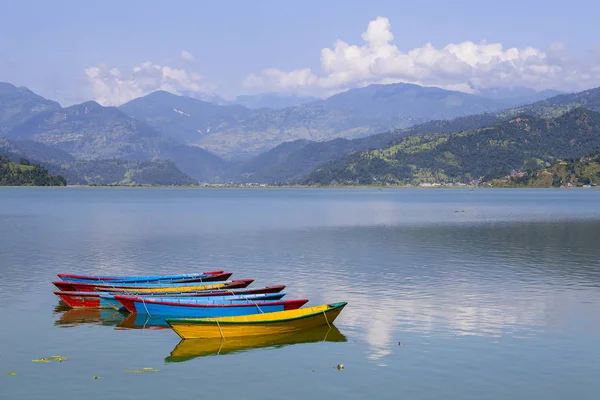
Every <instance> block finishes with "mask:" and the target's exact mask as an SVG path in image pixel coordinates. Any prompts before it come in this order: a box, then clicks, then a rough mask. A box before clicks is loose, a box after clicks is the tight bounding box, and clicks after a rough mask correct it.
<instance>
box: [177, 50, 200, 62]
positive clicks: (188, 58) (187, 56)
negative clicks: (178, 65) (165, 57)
mask: <svg viewBox="0 0 600 400" xmlns="http://www.w3.org/2000/svg"><path fill="white" fill-rule="evenodd" d="M179 56H180V57H181V59H182V60H183V61H185V62H188V63H193V62H194V61H195V60H196V58H195V57H194V55H193V54H192V53H190V52H189V51H187V50H181V53H180V54H179Z"/></svg>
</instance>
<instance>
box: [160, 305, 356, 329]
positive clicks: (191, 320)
mask: <svg viewBox="0 0 600 400" xmlns="http://www.w3.org/2000/svg"><path fill="white" fill-rule="evenodd" d="M347 304H348V302H347V301H341V302H338V303H328V304H327V306H328V307H330V308H329V309H327V310H323V311H316V312H312V313H310V314H305V315H300V316H298V317H291V318H283V319H272V320H263V321H221V320H219V318H230V317H207V318H165V322H166V323H167V324H169V326H171V328H173V325H171V322H175V323H189V324H198V325H213V324H217V323H218V324H220V325H261V324H274V323H279V322H288V321H297V320H301V319H305V318H310V317H314V316H317V315H319V314H323V313H330V312H332V311H334V310H337V309H341V308H344V307H345V306H346V305H347ZM314 307H320V306H314ZM298 310H301V308H298V309H296V310H284V311H298ZM275 312H282V311H275ZM258 315H263V314H258ZM236 317H240V316H236ZM173 329H174V328H173Z"/></svg>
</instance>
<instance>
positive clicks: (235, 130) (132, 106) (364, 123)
mask: <svg viewBox="0 0 600 400" xmlns="http://www.w3.org/2000/svg"><path fill="white" fill-rule="evenodd" d="M552 94H554V93H553V92H545V93H531V92H529V91H512V92H509V93H501V92H500V91H496V92H495V93H480V94H479V95H472V94H467V93H461V92H453V91H447V90H443V89H438V88H428V87H421V86H417V85H410V84H392V85H370V86H367V87H364V88H359V89H352V90H349V91H347V92H344V93H340V94H337V95H334V96H331V97H329V98H327V99H323V100H318V99H317V100H315V99H308V98H307V99H301V98H292V99H290V98H289V96H278V95H274V94H269V95H268V96H263V97H262V99H263V100H265V101H266V102H267V103H269V102H271V103H272V104H274V108H265V107H262V106H260V107H259V108H254V109H252V108H249V107H245V106H243V105H240V104H235V105H220V104H213V103H210V102H206V101H202V100H198V99H194V98H190V97H186V96H177V95H173V94H170V93H167V92H161V91H159V92H154V93H152V94H150V95H147V96H145V97H141V98H138V99H135V100H132V101H130V102H128V103H126V104H124V105H122V106H120V107H103V106H101V105H100V104H98V103H96V102H93V101H90V102H86V103H82V104H78V105H74V106H71V107H65V108H62V107H61V106H60V105H59V104H58V103H56V102H54V101H51V100H47V99H44V98H43V97H41V96H38V95H36V94H35V93H33V92H31V91H29V90H28V89H26V88H17V87H15V86H13V85H11V84H7V83H4V84H0V136H2V137H4V140H3V141H0V152H1V151H4V152H5V153H6V152H9V153H11V154H13V155H14V154H20V155H22V156H27V157H29V158H32V159H33V160H34V161H39V162H42V163H45V164H44V167H46V168H47V169H48V170H49V171H50V172H51V173H61V174H63V176H65V177H66V178H67V180H68V181H69V183H74V182H77V183H137V181H135V180H131V179H128V178H126V175H127V176H129V177H131V176H137V177H141V176H146V178H144V182H149V180H148V178H147V177H148V175H147V174H146V175H144V174H140V171H144V170H148V171H152V174H155V175H156V176H157V177H158V176H159V175H160V176H162V178H160V181H161V182H162V183H163V184H164V183H165V182H167V181H168V179H170V178H173V182H178V184H190V183H191V182H194V181H202V182H258V183H289V182H295V181H298V180H301V179H302V178H304V177H305V176H306V175H307V174H309V173H310V172H312V171H313V170H314V169H315V168H317V167H319V166H322V165H324V164H326V163H329V162H332V161H335V160H340V159H341V158H344V157H346V156H348V155H349V154H359V153H362V152H365V151H369V150H370V149H381V148H384V147H386V146H387V145H388V144H389V143H390V142H392V141H394V140H398V139H400V138H402V137H405V136H410V135H423V134H450V133H453V132H458V131H468V130H476V129H480V128H483V127H486V126H490V125H493V124H496V123H499V122H501V121H505V120H507V119H510V118H512V117H514V116H515V115H518V114H528V115H530V116H531V117H541V118H548V117H556V116H559V115H561V114H563V113H565V112H568V111H570V110H572V109H574V108H577V107H582V106H583V107H586V108H588V109H591V110H598V111H600V89H592V90H589V91H586V92H581V93H574V94H561V95H558V96H555V97H552V98H549V99H544V100H542V101H538V102H535V103H532V104H528V105H521V102H522V101H523V99H524V98H525V97H527V96H529V98H531V96H533V97H535V96H539V97H542V98H543V97H545V96H550V95H552ZM278 98H284V99H285V101H288V100H290V101H292V103H295V102H300V103H301V104H294V105H292V106H289V107H285V106H283V105H285V101H282V102H280V103H277V99H278ZM238 100H239V101H240V102H241V101H242V100H243V99H238ZM259 100H260V97H258V98H254V99H253V98H246V99H245V100H244V101H248V102H253V101H255V103H254V104H255V105H256V104H258V103H260V101H259ZM303 101H306V102H303ZM219 102H220V101H219ZM256 102H258V103H256ZM515 103H516V104H518V106H516V107H514V105H515ZM277 104H280V105H281V107H280V108H276V106H277ZM253 107H254V106H253ZM2 149H4V150H2ZM210 150H212V151H210ZM215 153H218V155H217V154H215ZM165 160H170V161H171V162H168V163H165ZM119 162H122V163H121V164H119ZM66 165H68V166H69V168H66V169H65V168H64V167H65V166H66ZM115 166H119V167H118V168H121V170H122V171H124V172H123V174H122V175H119V174H120V173H121V172H119V173H118V174H110V173H109V172H108V171H109V170H111V168H113V169H114V168H116V167H115ZM121 170H120V171H121ZM136 171H137V173H136ZM102 174H108V176H109V177H110V179H109V178H108V177H106V179H105V178H103V177H102ZM152 174H151V175H152ZM165 177H167V179H166V180H165ZM139 179H140V180H141V179H142V178H139ZM157 179H158V178H157ZM150 181H151V179H150ZM183 182H185V183H183Z"/></svg>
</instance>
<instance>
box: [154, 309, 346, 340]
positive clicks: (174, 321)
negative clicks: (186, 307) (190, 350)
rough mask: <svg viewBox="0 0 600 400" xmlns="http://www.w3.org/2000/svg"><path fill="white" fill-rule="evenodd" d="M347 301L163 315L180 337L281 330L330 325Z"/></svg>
mask: <svg viewBox="0 0 600 400" xmlns="http://www.w3.org/2000/svg"><path fill="white" fill-rule="evenodd" d="M346 304H348V303H346V302H341V303H332V304H323V305H320V306H315V307H307V308H299V309H295V310H284V311H278V312H270V313H261V314H256V313H255V314H252V315H243V316H228V317H225V316H223V317H219V318H217V317H211V318H166V319H165V320H166V322H167V323H168V324H169V325H171V327H172V328H173V330H174V331H175V333H177V334H178V335H179V336H180V337H181V338H183V339H204V338H206V339H210V338H225V339H227V338H229V337H238V336H259V335H273V334H283V333H290V332H295V331H300V330H304V329H309V328H314V327H316V326H323V325H329V326H330V325H331V324H332V323H333V321H335V319H336V318H337V317H338V315H339V314H340V312H341V311H342V310H343V308H344V307H345V306H346Z"/></svg>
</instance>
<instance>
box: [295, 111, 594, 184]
mask: <svg viewBox="0 0 600 400" xmlns="http://www.w3.org/2000/svg"><path fill="white" fill-rule="evenodd" d="M594 151H600V114H599V113H597V112H594V111H590V110H586V109H582V108H578V109H575V110H572V111H570V112H567V113H565V114H563V115H561V116H560V117H557V118H552V119H547V120H545V119H541V118H536V117H533V116H529V115H520V116H517V117H515V118H513V119H510V120H508V121H505V122H501V123H498V124H495V125H492V126H489V127H485V128H480V129H474V130H469V131H465V132H459V133H453V134H437V135H421V136H409V137H405V138H402V139H399V140H397V141H395V142H393V143H392V144H391V145H390V146H388V147H386V148H384V149H381V150H371V151H367V152H361V153H356V154H353V155H350V156H348V157H345V158H343V159H342V160H339V161H336V162H333V163H331V164H327V165H325V166H323V167H322V168H319V169H317V170H316V171H314V172H313V173H311V174H310V175H309V176H308V177H307V178H305V179H304V180H303V183H305V184H321V185H329V184H332V183H333V184H335V183H337V184H360V185H370V184H412V185H415V184H417V185H418V184H422V183H470V182H471V181H473V180H476V181H487V180H491V179H494V178H499V177H503V176H506V175H509V174H511V172H513V171H525V170H534V169H540V168H545V167H549V166H550V165H551V163H553V162H556V161H557V160H558V159H563V158H579V157H582V156H585V155H586V154H589V153H590V152H594Z"/></svg>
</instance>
